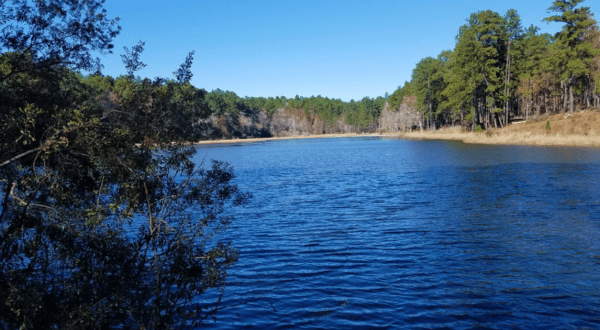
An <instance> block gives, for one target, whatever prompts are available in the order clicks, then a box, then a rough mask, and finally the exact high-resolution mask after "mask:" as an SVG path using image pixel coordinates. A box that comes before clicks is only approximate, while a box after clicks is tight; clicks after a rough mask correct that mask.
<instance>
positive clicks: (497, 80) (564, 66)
mask: <svg viewBox="0 0 600 330" xmlns="http://www.w3.org/2000/svg"><path fill="white" fill-rule="evenodd" d="M581 2H583V0H573V1H555V2H554V3H553V4H552V6H551V7H550V8H548V11H549V12H551V13H553V14H552V15H551V16H549V17H547V18H546V19H545V20H546V21H547V22H559V23H562V24H563V27H562V29H561V31H560V32H558V33H557V34H556V35H550V34H540V33H539V28H538V27H536V26H534V25H531V26H529V27H523V26H522V23H521V18H520V16H519V14H518V12H517V10H514V9H510V10H508V11H507V12H506V13H505V14H504V15H501V14H499V13H496V12H493V11H490V10H486V11H479V12H475V13H473V14H471V16H470V17H468V18H467V19H466V24H464V25H462V26H461V27H460V29H459V31H458V32H457V36H456V45H455V48H454V49H453V50H444V51H442V52H441V53H440V54H439V55H438V56H437V57H426V58H424V59H422V60H421V61H419V62H418V63H417V64H416V67H415V68H414V69H413V72H412V76H411V79H410V81H407V82H405V83H404V84H403V85H402V86H399V87H398V89H397V90H396V91H394V92H393V93H392V94H391V95H387V93H386V95H385V96H379V97H376V98H369V97H363V98H362V99H360V100H358V101H355V100H350V101H349V102H344V101H342V100H339V99H330V98H328V97H323V96H320V95H319V96H311V97H303V96H298V95H296V96H295V97H294V98H286V97H285V96H277V97H268V98H266V97H249V96H245V97H240V96H238V95H237V94H235V93H234V92H232V91H226V90H221V89H216V90H213V91H211V92H206V91H204V90H200V93H201V94H202V95H205V97H204V106H205V107H206V108H207V111H209V113H210V115H209V118H210V119H208V120H206V121H205V122H204V123H205V124H207V125H208V126H210V129H208V130H205V131H204V133H205V134H204V137H203V138H204V139H221V138H246V137H272V136H285V135H288V136H289V135H306V134H309V135H310V134H327V133H350V132H375V131H403V130H410V129H413V128H416V127H420V128H421V129H430V130H435V129H436V128H439V127H443V126H462V127H465V128H468V129H470V130H475V129H477V130H487V129H489V128H499V127H504V126H506V125H507V124H509V123H510V122H511V121H513V119H518V120H528V119H529V118H530V117H531V116H540V114H543V115H549V114H556V113H560V112H569V113H572V112H573V111H574V109H575V108H576V107H579V108H590V107H600V33H599V30H598V24H597V22H596V21H595V19H594V17H593V15H592V13H591V11H590V9H589V7H583V6H581V5H580V4H581ZM141 50H143V48H142V49H141ZM80 79H82V81H83V82H84V83H86V84H88V85H89V86H92V87H93V88H101V89H102V90H104V91H110V92H111V93H112V94H115V95H122V94H123V91H122V90H123V89H124V88H127V87H126V86H125V85H124V83H123V79H124V78H123V77H117V78H114V79H113V78H112V77H108V76H106V77H103V76H101V75H95V76H94V75H92V76H85V77H84V76H81V77H80ZM132 83H136V84H143V80H142V79H140V78H137V79H134V80H133V82H132ZM386 104H387V105H386Z"/></svg>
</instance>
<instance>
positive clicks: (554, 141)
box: [191, 110, 600, 147]
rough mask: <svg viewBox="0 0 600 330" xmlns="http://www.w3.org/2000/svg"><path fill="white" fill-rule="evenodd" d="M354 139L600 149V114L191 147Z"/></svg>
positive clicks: (587, 112) (587, 113) (290, 137)
mask: <svg viewBox="0 0 600 330" xmlns="http://www.w3.org/2000/svg"><path fill="white" fill-rule="evenodd" d="M354 137H381V138H385V137H389V138H401V139H412V140H457V141H462V142H463V143H467V144H489V145H492V144H495V145H532V146H571V147H600V112H599V111H598V110H592V111H579V112H576V113H574V114H573V115H569V114H555V115H550V116H536V117H535V118H532V119H531V120H530V121H527V122H519V123H518V125H516V124H511V125H508V126H506V127H504V128H498V129H490V130H488V131H485V132H477V133H475V132H465V131H464V130H463V128H462V127H444V128H440V129H438V130H437V131H435V132H432V131H423V132H420V131H413V132H410V133H405V132H393V133H344V134H317V135H293V136H281V137H270V138H248V139H229V140H205V141H198V142H194V143H191V144H192V145H198V146H202V145H217V144H235V143H238V144H239V143H253V142H269V141H279V140H301V139H331V138H354Z"/></svg>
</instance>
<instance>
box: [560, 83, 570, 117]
mask: <svg viewBox="0 0 600 330" xmlns="http://www.w3.org/2000/svg"><path fill="white" fill-rule="evenodd" d="M560 87H561V89H562V93H561V94H562V95H563V108H562V112H566V111H567V106H568V105H567V102H568V101H569V98H568V94H567V84H565V83H564V81H562V80H561V81H560Z"/></svg>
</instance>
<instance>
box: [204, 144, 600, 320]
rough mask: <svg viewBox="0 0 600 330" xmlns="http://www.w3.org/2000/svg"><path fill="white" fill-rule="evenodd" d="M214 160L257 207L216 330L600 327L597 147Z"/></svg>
mask: <svg viewBox="0 0 600 330" xmlns="http://www.w3.org/2000/svg"><path fill="white" fill-rule="evenodd" d="M202 159H218V160H225V161H228V162H229V163H230V164H232V165H233V166H234V169H235V173H236V175H237V178H236V180H235V182H236V183H237V184H238V185H239V186H240V187H241V188H242V190H245V191H249V192H251V193H252V194H253V195H254V198H253V199H252V201H251V202H250V204H249V205H248V206H247V207H246V208H244V209H240V210H234V214H235V216H236V220H235V221H234V222H233V223H232V225H231V227H230V230H229V231H228V232H227V233H226V234H225V235H224V236H222V239H224V240H231V241H232V242H233V243H234V245H235V247H236V248H238V249H239V251H240V259H239V262H238V263H237V264H236V265H235V266H233V267H232V268H230V271H229V277H228V282H229V283H228V286H227V288H226V292H225V296H224V301H223V303H222V306H233V305H237V306H235V307H232V308H225V309H223V310H221V311H220V312H219V314H218V315H217V317H218V321H217V322H216V323H209V326H210V328H216V329H239V328H256V329H292V328H293V329H297V328H306V329H314V328H329V329H331V328H338V329H364V328H381V329H387V328H398V329H415V328H426V329H431V328H452V329H470V328H482V329H485V328H490V329H505V328H508V327H516V328H597V327H599V326H600V149H594V148H573V147H535V146H487V145H467V144H463V143H461V142H456V141H433V140H431V141H411V140H402V139H380V138H345V139H304V140H282V141H272V142H265V143H252V144H239V145H218V146H211V147H199V148H198V153H197V155H196V160H197V161H198V162H199V161H201V160H202ZM238 304H241V305H238Z"/></svg>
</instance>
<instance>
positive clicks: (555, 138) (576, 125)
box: [403, 109, 600, 146]
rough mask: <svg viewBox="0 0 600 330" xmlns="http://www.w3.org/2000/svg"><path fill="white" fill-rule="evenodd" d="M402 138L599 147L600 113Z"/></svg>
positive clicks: (419, 134)
mask: <svg viewBox="0 0 600 330" xmlns="http://www.w3.org/2000/svg"><path fill="white" fill-rule="evenodd" d="M597 110H600V109H597ZM548 122H549V123H550V129H549V130H548V129H547V123H548ZM403 136H404V137H407V138H415V139H444V140H462V141H464V142H465V143H479V144H526V145H564V146H600V113H599V112H598V111H595V110H588V111H580V112H576V113H574V114H573V115H572V116H569V117H568V116H567V115H565V114H558V115H552V116H541V117H539V118H536V119H533V120H530V121H528V122H526V123H523V124H513V125H509V126H507V127H505V128H501V129H497V130H490V131H488V132H484V133H471V132H464V131H462V130H461V129H460V128H457V127H454V128H448V129H440V130H438V131H436V132H435V133H433V132H423V133H420V132H413V133H406V134H404V135H403Z"/></svg>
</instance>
